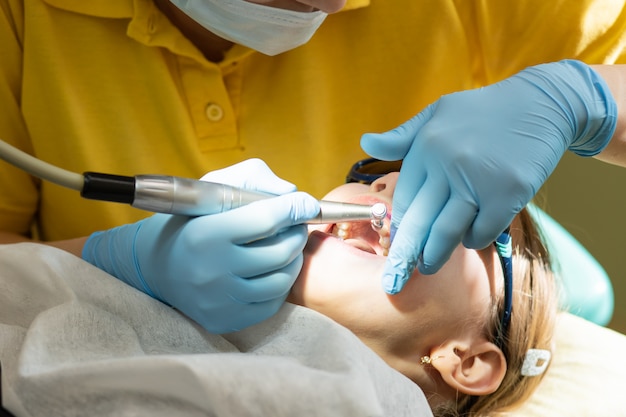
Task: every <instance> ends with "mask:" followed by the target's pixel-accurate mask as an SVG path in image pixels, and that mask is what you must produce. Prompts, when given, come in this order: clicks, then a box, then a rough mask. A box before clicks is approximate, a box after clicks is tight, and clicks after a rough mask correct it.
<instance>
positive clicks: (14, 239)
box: [0, 231, 87, 258]
mask: <svg viewBox="0 0 626 417" xmlns="http://www.w3.org/2000/svg"><path fill="white" fill-rule="evenodd" d="M86 240H87V238H86V237H79V238H76V239H68V240H59V241H55V242H41V241H37V240H35V239H30V238H27V237H25V236H22V235H18V234H17V233H9V232H3V231H0V244H6V243H21V242H35V243H43V244H46V245H48V246H53V247H55V248H58V249H62V250H64V251H66V252H69V253H71V254H73V255H76V256H78V257H79V258H80V257H81V253H82V251H83V245H84V244H85V241H86Z"/></svg>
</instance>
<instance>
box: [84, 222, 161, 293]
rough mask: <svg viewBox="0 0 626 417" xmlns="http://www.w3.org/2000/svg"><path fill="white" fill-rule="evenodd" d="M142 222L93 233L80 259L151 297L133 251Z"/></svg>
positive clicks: (150, 291)
mask: <svg viewBox="0 0 626 417" xmlns="http://www.w3.org/2000/svg"><path fill="white" fill-rule="evenodd" d="M142 224H143V221H140V222H137V223H133V224H127V225H123V226H119V227H116V228H113V229H109V230H105V231H101V232H95V233H93V234H92V235H90V236H89V237H88V238H87V240H86V241H85V244H84V246H83V250H82V253H81V256H82V258H83V259H84V260H85V261H87V262H89V263H90V264H92V265H94V266H96V267H98V268H100V269H102V270H103V271H105V272H107V273H109V274H111V275H113V276H114V277H116V278H117V279H119V280H120V281H123V282H125V283H127V284H129V285H131V286H133V287H135V288H137V289H138V290H140V291H142V292H144V293H146V294H148V295H149V296H151V297H153V298H155V297H154V294H153V293H152V290H151V289H150V287H149V286H148V284H147V283H146V282H145V280H144V278H143V276H142V274H141V270H140V268H139V264H138V262H137V256H136V251H135V243H136V239H137V234H138V232H139V230H140V229H141V226H142Z"/></svg>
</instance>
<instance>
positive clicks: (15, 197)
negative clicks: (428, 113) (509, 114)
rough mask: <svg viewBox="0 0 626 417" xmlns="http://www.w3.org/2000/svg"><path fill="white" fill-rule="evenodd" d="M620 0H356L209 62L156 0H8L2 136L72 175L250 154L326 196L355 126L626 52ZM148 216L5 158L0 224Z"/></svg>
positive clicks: (165, 168)
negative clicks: (543, 70)
mask: <svg viewBox="0 0 626 417" xmlns="http://www.w3.org/2000/svg"><path fill="white" fill-rule="evenodd" d="M625 1H626V0H624V1H596V2H595V4H594V2H593V1H591V0H579V1H575V2H571V1H570V2H568V1H560V2H559V1H557V2H554V1H545V0H535V1H531V0H528V1H523V2H503V1H501V0H487V1H481V2H477V1H468V0H458V1H449V0H395V1H389V0H371V2H370V1H368V0H358V1H350V2H349V4H348V6H347V7H346V8H345V10H343V11H341V12H340V13H337V14H334V15H331V16H329V17H328V18H327V19H326V21H325V22H324V24H323V25H322V27H321V28H320V29H319V31H318V32H317V33H316V34H315V36H314V37H313V39H312V40H311V41H310V42H309V43H308V44H307V45H305V46H302V47H299V48H297V49H295V50H293V51H289V52H287V53H284V54H281V55H278V56H275V57H268V56H265V55H262V54H260V53H257V52H254V51H251V50H249V49H247V48H244V47H241V46H235V47H234V48H233V49H232V50H231V51H229V53H228V54H227V56H226V58H225V59H224V60H223V62H220V63H217V64H216V63H212V62H209V61H207V60H206V59H205V58H204V57H203V56H202V54H201V53H200V52H199V51H198V50H197V49H196V48H195V47H194V46H193V44H192V43H191V42H189V41H188V40H187V39H186V38H185V37H183V36H182V35H181V33H180V32H179V31H178V29H177V28H176V27H174V26H173V25H172V24H171V23H170V22H169V20H168V19H167V18H166V17H165V16H164V15H162V14H161V12H160V11H159V10H158V9H157V8H156V6H155V5H154V4H153V2H152V1H151V0H115V1H111V0H90V1H84V0H27V1H26V0H0V71H1V72H0V103H1V104H0V106H1V107H0V109H1V111H0V138H2V139H3V140H5V141H7V142H9V143H12V144H14V145H16V146H18V147H19V148H21V149H24V150H26V151H27V152H30V153H32V154H33V155H35V156H37V157H38V158H41V159H43V160H45V161H47V162H49V163H51V164H55V165H58V166H60V167H63V168H65V169H67V170H70V171H74V172H78V173H82V172H84V171H98V172H105V173H113V174H120V175H135V174H152V173H158V174H169V175H180V176H185V177H191V178H198V177H200V176H202V175H203V174H204V173H206V172H207V171H210V170H214V169H217V168H222V167H225V166H228V165H231V164H233V163H236V162H239V161H241V160H244V159H248V158H251V157H259V158H262V159H264V160H265V161H266V162H267V163H268V164H269V166H270V167H271V168H272V169H273V170H274V171H275V172H276V174H278V175H279V176H281V177H282V178H284V179H286V180H289V181H291V182H293V183H295V184H296V185H297V186H298V188H299V189H301V190H304V191H308V192H310V193H312V194H313V195H315V196H317V197H321V196H322V195H323V194H324V193H325V192H326V191H328V190H329V189H330V188H332V187H334V186H336V185H338V184H340V183H341V182H343V180H344V177H345V174H346V172H347V170H348V168H349V167H350V165H351V164H352V163H353V162H355V161H356V160H358V159H361V158H364V157H365V156H366V155H365V154H364V153H363V151H362V150H361V149H360V147H359V140H360V136H361V134H362V133H364V132H370V131H376V132H379V131H385V130H388V129H390V128H393V127H395V126H396V125H398V124H400V123H402V122H404V121H405V120H407V119H408V118H410V117H411V116H413V115H414V114H416V113H417V112H419V111H420V110H421V109H422V108H423V107H424V106H426V105H427V104H429V103H430V102H432V101H434V100H436V99H437V98H438V97H440V96H441V95H442V94H445V93H449V92H453V91H458V90H463V89H469V88H474V87H477V86H480V85H485V84H490V83H493V82H495V81H498V80H500V79H503V78H505V77H507V76H509V75H512V74H514V73H515V72H517V71H519V70H521V69H523V68H525V67H527V66H529V65H533V64H537V63H542V62H549V61H556V60H560V59H563V58H575V59H581V60H583V61H586V62H588V63H615V62H622V63H624V62H626V59H625V58H626V57H625V52H624V44H625V40H626V35H625V33H626V30H624V28H625V26H626V17H625V16H626V15H624V14H621V10H622V8H623V7H624V2H625ZM148 214H149V213H146V212H143V211H140V210H137V209H134V208H132V207H130V206H127V205H123V204H117V203H107V202H97V201H90V200H85V199H82V198H81V197H80V196H79V194H78V192H76V191H72V190H67V189H63V188H61V187H59V186H57V185H54V184H51V183H48V182H41V181H39V180H36V179H33V178H32V177H30V176H29V175H27V174H25V173H23V172H21V171H20V170H18V169H15V168H12V167H10V166H9V165H8V164H5V163H4V162H0V229H3V230H10V231H14V232H19V233H27V232H28V231H29V230H31V228H32V226H33V225H37V227H38V230H39V233H40V236H41V237H42V238H43V239H46V240H56V239H64V238H71V237H76V236H84V235H87V234H89V233H91V232H93V231H95V230H100V229H105V228H110V227H113V226H116V225H120V224H123V223H129V222H134V221H136V220H138V219H140V218H142V217H145V216H146V215H148Z"/></svg>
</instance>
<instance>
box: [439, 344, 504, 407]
mask: <svg viewBox="0 0 626 417" xmlns="http://www.w3.org/2000/svg"><path fill="white" fill-rule="evenodd" d="M430 357H431V358H435V360H433V362H432V366H433V367H434V368H435V369H437V371H439V374H441V378H442V379H443V380H444V381H445V382H446V384H448V385H449V386H450V387H452V388H453V389H455V390H457V391H460V392H462V393H465V394H469V395H477V396H479V395H488V394H491V393H493V392H494V391H495V390H497V389H498V387H499V386H500V384H501V383H502V380H503V379H504V375H505V374H506V358H505V357H504V353H502V351H501V350H500V348H498V347H497V346H496V345H495V344H493V343H491V342H489V341H488V340H486V339H484V338H480V339H479V340H474V341H472V343H471V344H469V343H463V342H460V341H458V340H457V341H449V342H447V343H445V344H444V345H440V346H438V347H437V348H434V349H433V350H432V351H431V354H430Z"/></svg>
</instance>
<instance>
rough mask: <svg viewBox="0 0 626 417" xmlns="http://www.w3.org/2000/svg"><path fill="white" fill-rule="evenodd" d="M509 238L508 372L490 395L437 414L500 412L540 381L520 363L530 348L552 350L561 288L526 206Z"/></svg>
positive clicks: (494, 320)
mask: <svg viewBox="0 0 626 417" xmlns="http://www.w3.org/2000/svg"><path fill="white" fill-rule="evenodd" d="M511 237H512V242H513V312H512V315H511V325H510V327H509V331H508V336H507V338H506V342H505V352H504V355H505V357H506V359H507V371H506V374H505V376H504V379H503V380H502V383H501V384H500V387H499V388H498V389H497V390H496V391H495V392H494V393H492V394H490V395H486V396H481V397H472V396H469V395H462V396H459V398H457V400H456V401H454V402H446V403H443V404H441V405H438V406H435V407H434V408H433V413H434V415H435V416H438V417H458V416H496V415H499V414H500V413H504V412H507V411H510V410H511V409H513V408H516V407H518V406H519V405H521V404H522V403H523V402H524V401H525V400H527V399H528V398H529V397H530V395H531V394H532V393H533V391H534V390H535V389H536V388H537V386H538V385H539V383H540V382H541V379H542V377H543V375H540V376H523V375H522V374H521V369H522V363H523V361H524V357H525V354H526V352H527V351H528V349H533V348H534V349H546V350H549V351H550V352H553V350H554V349H553V335H554V326H555V321H556V314H557V310H558V293H557V288H556V285H555V280H554V275H553V273H552V272H551V268H550V260H549V256H548V253H547V251H546V248H545V245H544V244H543V241H542V239H541V236H540V232H539V231H538V229H537V226H536V225H535V223H534V221H533V219H532V218H531V216H530V214H529V213H528V212H527V210H526V209H524V210H522V211H521V212H520V213H519V214H518V215H517V216H516V217H515V219H514V221H513V223H512V224H511ZM502 304H503V302H502V297H500V300H499V302H497V303H496V305H495V308H494V309H493V310H494V311H493V312H492V317H491V320H489V323H490V325H489V328H487V329H486V330H485V332H486V335H487V336H488V337H489V339H490V340H495V337H496V336H495V335H496V333H497V331H496V330H497V326H498V325H499V321H500V316H501V313H502V308H503V305H502ZM548 366H549V365H548ZM544 374H545V372H544Z"/></svg>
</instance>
